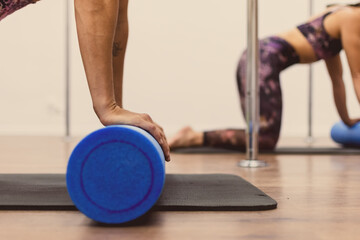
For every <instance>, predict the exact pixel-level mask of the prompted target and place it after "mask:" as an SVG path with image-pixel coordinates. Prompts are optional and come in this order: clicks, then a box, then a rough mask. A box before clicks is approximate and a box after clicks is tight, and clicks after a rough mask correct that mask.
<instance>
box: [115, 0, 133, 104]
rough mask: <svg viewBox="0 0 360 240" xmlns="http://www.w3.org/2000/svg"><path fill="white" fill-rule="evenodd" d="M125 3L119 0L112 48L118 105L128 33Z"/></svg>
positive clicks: (121, 94)
mask: <svg viewBox="0 0 360 240" xmlns="http://www.w3.org/2000/svg"><path fill="white" fill-rule="evenodd" d="M127 5H128V0H120V6H119V14H118V21H117V26H116V33H115V38H114V42H113V50H112V55H113V77H114V92H115V100H116V103H117V105H118V106H120V107H122V105H123V101H122V96H123V75H124V60H125V52H126V46H127V40H128V35H129V24H128V16H127Z"/></svg>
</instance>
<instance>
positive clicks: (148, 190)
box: [66, 125, 165, 224]
mask: <svg viewBox="0 0 360 240" xmlns="http://www.w3.org/2000/svg"><path fill="white" fill-rule="evenodd" d="M164 160H165V158H164V154H163V152H162V149H161V147H160V145H159V144H158V142H157V141H156V140H155V139H154V138H153V137H152V136H151V135H150V134H149V133H148V132H146V131H144V130H142V129H140V128H137V127H133V126H128V125H116V126H108V127H105V128H102V129H99V130H97V131H95V132H92V133H91V134H89V135H88V136H86V137H85V138H84V139H83V140H81V141H80V142H79V144H78V145H77V146H76V147H75V149H74V151H73V152H72V154H71V156H70V159H69V163H68V167H67V173H66V183H67V189H68V192H69V195H70V197H71V199H72V201H73V202H74V204H75V206H76V207H77V208H78V209H79V210H80V211H81V212H82V213H84V214H85V215H86V216H88V217H89V218H91V219H93V220H95V221H98V222H102V223H114V224H115V223H124V222H128V221H131V220H134V219H136V218H138V217H140V216H141V215H143V214H145V213H146V212H147V211H148V210H149V209H150V208H151V207H152V206H153V205H154V204H155V203H156V201H157V200H158V198H159V196H160V194H161V192H162V189H163V186H164V182H165V162H164Z"/></svg>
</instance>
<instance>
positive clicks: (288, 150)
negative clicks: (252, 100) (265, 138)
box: [172, 147, 360, 155]
mask: <svg viewBox="0 0 360 240" xmlns="http://www.w3.org/2000/svg"><path fill="white" fill-rule="evenodd" d="M172 152H174V153H183V154H215V153H244V151H240V150H239V151H237V150H229V149H223V148H212V147H191V148H179V149H174V150H172ZM260 153H265V154H319V155H321V154H322V155H325V154H331V155H333V154H337V155H358V154H359V155H360V148H349V147H278V148H276V149H275V150H272V151H269V150H265V151H264V150H263V151H260Z"/></svg>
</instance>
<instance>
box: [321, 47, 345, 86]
mask: <svg viewBox="0 0 360 240" xmlns="http://www.w3.org/2000/svg"><path fill="white" fill-rule="evenodd" d="M325 63H326V68H327V70H328V72H329V75H330V78H331V81H332V82H333V84H334V83H336V82H337V81H338V80H342V74H343V70H342V64H341V58H340V55H339V54H337V55H336V56H334V57H331V58H328V59H325Z"/></svg>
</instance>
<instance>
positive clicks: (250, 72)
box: [238, 0, 267, 168]
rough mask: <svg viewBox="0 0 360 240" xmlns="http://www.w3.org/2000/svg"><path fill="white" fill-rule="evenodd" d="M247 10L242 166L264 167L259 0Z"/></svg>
mask: <svg viewBox="0 0 360 240" xmlns="http://www.w3.org/2000/svg"><path fill="white" fill-rule="evenodd" d="M247 5H248V7H247V8H248V10H247V11H248V12H247V31H248V36H247V57H248V59H247V69H246V71H247V72H246V97H245V101H246V114H245V115H246V124H247V128H246V159H245V160H241V161H240V162H239V164H238V165H239V166H240V167H249V168H253V167H264V166H266V165H267V164H266V162H264V161H260V160H258V159H257V157H258V132H259V124H258V123H259V84H258V76H259V73H258V72H259V40H258V0H248V1H247Z"/></svg>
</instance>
